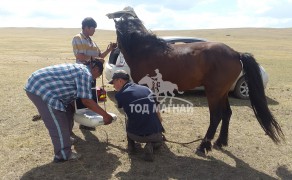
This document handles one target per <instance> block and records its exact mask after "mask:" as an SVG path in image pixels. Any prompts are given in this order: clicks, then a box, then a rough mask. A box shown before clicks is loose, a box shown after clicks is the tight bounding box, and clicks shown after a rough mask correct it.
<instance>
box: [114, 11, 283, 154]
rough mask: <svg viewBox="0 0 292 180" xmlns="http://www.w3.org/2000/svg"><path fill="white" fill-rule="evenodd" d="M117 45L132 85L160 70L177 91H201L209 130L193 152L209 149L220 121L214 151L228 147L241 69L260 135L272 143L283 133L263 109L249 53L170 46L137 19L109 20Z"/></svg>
mask: <svg viewBox="0 0 292 180" xmlns="http://www.w3.org/2000/svg"><path fill="white" fill-rule="evenodd" d="M114 20H115V26H116V33H117V41H118V46H119V48H120V49H121V52H122V53H123V55H124V57H125V60H126V62H127V64H128V65H129V67H130V69H131V76H132V79H133V80H134V82H136V83H137V82H138V81H139V80H140V79H141V78H143V77H144V76H146V75H147V74H149V75H151V76H153V75H155V74H154V70H155V69H159V72H160V73H161V74H162V75H163V80H164V81H170V82H172V83H174V84H177V86H178V89H179V91H185V90H189V89H193V88H195V87H197V86H204V87H205V92H206V96H207V100H208V105H209V112H210V125H209V128H208V131H207V133H206V135H205V137H204V139H203V141H202V142H201V144H200V146H199V148H198V150H197V152H203V153H206V152H208V151H210V150H211V148H212V143H211V140H212V139H213V138H214V135H215V133H216V130H217V127H218V125H219V123H220V122H221V120H222V125H221V131H220V134H219V137H218V139H217V140H216V142H215V145H216V146H217V147H220V148H221V147H222V146H227V144H228V127H229V121H230V117H231V114H232V111H231V108H230V105H229V101H228V92H229V89H230V87H231V85H232V83H233V82H234V81H235V80H236V79H237V77H238V76H239V74H240V72H241V70H242V68H243V70H244V72H245V78H246V80H247V82H248V88H249V97H250V102H251V106H252V108H253V111H254V113H255V116H256V118H257V120H258V122H259V123H260V125H261V127H262V128H263V130H264V131H265V133H266V134H267V135H268V136H269V137H270V138H271V139H272V140H273V141H274V142H275V143H276V144H277V143H279V142H280V141H281V140H284V134H283V132H282V130H281V128H280V126H279V124H278V123H277V121H276V120H275V119H274V117H273V115H272V114H271V112H270V110H269V109H268V106H267V101H266V96H265V92H264V86H263V82H262V79H261V74H260V69H259V65H258V63H257V62H256V60H255V59H254V57H253V56H252V55H251V54H249V53H239V52H237V51H235V50H233V49H232V48H230V47H228V46H227V45H225V44H222V43H214V42H196V43H188V44H179V45H171V44H167V43H166V42H165V41H164V40H163V39H161V38H158V37H157V36H156V35H155V34H153V33H151V32H149V31H148V30H147V29H146V28H145V27H144V25H143V23H142V22H141V20H140V19H139V18H138V17H133V16H129V15H127V16H122V17H121V18H119V19H118V20H117V19H114Z"/></svg>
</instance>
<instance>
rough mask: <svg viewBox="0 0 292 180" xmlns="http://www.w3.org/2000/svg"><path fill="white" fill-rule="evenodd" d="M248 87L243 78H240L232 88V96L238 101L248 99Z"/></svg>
mask: <svg viewBox="0 0 292 180" xmlns="http://www.w3.org/2000/svg"><path fill="white" fill-rule="evenodd" d="M248 93H249V90H248V85H247V82H246V80H245V78H244V77H241V78H240V79H239V80H238V81H237V83H236V86H235V88H234V95H235V96H236V97H237V98H239V99H249V94H248Z"/></svg>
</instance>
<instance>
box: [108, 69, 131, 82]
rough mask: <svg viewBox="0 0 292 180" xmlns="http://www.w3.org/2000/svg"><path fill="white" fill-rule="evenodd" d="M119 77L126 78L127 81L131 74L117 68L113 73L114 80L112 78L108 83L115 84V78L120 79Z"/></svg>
mask: <svg viewBox="0 0 292 180" xmlns="http://www.w3.org/2000/svg"><path fill="white" fill-rule="evenodd" d="M119 78H121V79H124V80H126V81H128V80H130V76H129V74H128V73H127V72H126V71H124V70H117V71H116V72H115V73H114V74H113V77H112V80H110V81H109V82H108V83H109V84H113V81H114V80H115V79H119Z"/></svg>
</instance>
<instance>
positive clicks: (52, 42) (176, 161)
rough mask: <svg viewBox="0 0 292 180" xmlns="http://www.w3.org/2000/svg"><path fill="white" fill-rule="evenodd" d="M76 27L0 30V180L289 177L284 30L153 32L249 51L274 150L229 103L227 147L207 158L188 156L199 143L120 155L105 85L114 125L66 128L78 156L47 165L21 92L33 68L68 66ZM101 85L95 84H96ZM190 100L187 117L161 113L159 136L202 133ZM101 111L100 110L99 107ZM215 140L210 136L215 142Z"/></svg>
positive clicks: (288, 67)
mask: <svg viewBox="0 0 292 180" xmlns="http://www.w3.org/2000/svg"><path fill="white" fill-rule="evenodd" d="M79 31H80V29H42V28H1V29H0V37H1V41H0V53H1V58H0V75H1V77H2V78H1V79H0V83H1V87H0V91H1V94H0V97H1V99H2V100H1V114H0V128H1V131H0V137H1V138H0V152H1V153H0V177H2V179H5V180H6V179H292V160H291V157H292V151H291V148H292V140H291V139H292V131H291V129H292V121H291V117H292V110H291V109H292V76H291V72H292V61H291V59H292V46H291V44H292V29H256V28H252V29H215V30H192V31H158V32H155V33H156V34H158V35H179V36H194V37H200V38H205V39H208V40H210V41H218V42H223V43H226V44H227V45H229V46H231V47H232V48H234V49H236V50H238V51H241V52H251V53H253V54H254V55H255V57H256V59H257V61H258V62H259V63H260V64H261V65H263V66H264V68H265V69H266V71H267V73H268V74H269V77H270V79H269V83H268V87H267V89H266V95H267V99H268V102H269V107H270V109H271V111H272V113H273V114H274V116H275V117H276V119H277V120H278V122H279V123H280V125H281V127H282V129H283V131H284V133H285V135H286V143H284V144H281V145H279V146H277V145H275V144H274V143H273V142H272V141H271V140H270V139H269V138H268V137H267V136H266V135H265V134H264V132H263V130H262V129H261V128H260V125H259V124H258V122H256V119H255V117H254V114H253V112H252V110H251V108H250V106H249V101H243V100H238V99H234V98H232V97H230V104H231V106H232V110H233V116H232V120H231V124H230V133H229V134H230V136H229V146H228V147H226V148H225V149H224V150H223V151H218V150H215V149H214V150H213V151H212V152H210V153H209V154H208V156H207V157H200V156H197V155H196V154H195V153H194V150H195V149H196V147H197V146H198V145H199V142H196V143H192V144H189V145H186V146H182V145H179V144H174V143H166V145H165V146H164V147H163V148H162V150H161V151H160V152H158V153H157V154H155V161H154V162H153V163H147V162H144V161H143V160H142V159H141V155H139V154H138V155H136V156H128V155H127V153H126V152H125V150H126V137H125V126H124V119H123V113H122V111H120V110H119V109H117V108H116V105H115V100H114V91H113V88H112V86H110V85H107V91H108V101H107V102H106V109H107V110H108V111H109V112H113V113H115V114H117V115H118V117H119V118H118V121H117V122H115V123H113V124H111V125H109V126H99V127H97V130H96V131H94V132H85V131H80V130H79V129H78V125H75V127H74V133H75V134H76V135H77V136H78V137H79V138H78V140H79V143H77V144H76V145H75V146H74V147H73V148H74V150H75V151H77V152H78V153H80V154H82V155H83V159H81V160H80V161H77V162H69V163H63V164H53V163H51V161H52V157H53V149H52V145H51V142H50V139H49V136H48V132H47V130H46V128H45V127H44V124H43V122H42V121H37V122H33V121H31V119H32V116H33V115H35V114H37V111H36V109H35V107H34V106H33V105H32V103H31V102H30V101H29V99H28V98H27V97H26V95H25V92H24V90H23V86H24V84H25V83H26V80H27V78H28V76H29V75H30V74H31V73H32V72H33V71H35V70H37V69H39V68H42V67H45V66H48V65H52V64H59V63H64V62H67V63H69V62H74V56H73V53H72V47H71V39H72V37H73V36H74V35H75V34H77V33H78V32H79ZM115 39H116V37H115V32H113V31H103V30H97V32H96V33H95V36H94V40H95V41H96V42H97V43H98V45H99V47H100V48H101V49H102V50H104V49H105V48H106V46H107V44H108V43H109V42H110V41H115ZM98 84H101V80H100V79H99V80H98ZM183 97H184V98H185V99H187V100H189V101H191V102H192V103H193V104H194V105H195V107H194V113H193V114H191V115H190V114H185V113H172V112H166V113H163V114H162V117H163V119H164V122H163V124H164V126H165V129H166V131H167V133H166V137H167V138H168V139H170V140H173V141H178V142H188V141H192V140H194V139H196V138H201V137H203V136H204V135H205V133H206V130H207V128H208V125H209V112H208V106H207V102H206V99H205V97H204V96H203V95H202V94H201V93H194V94H187V95H184V96H183ZM100 105H101V106H102V107H103V104H100ZM215 138H216V137H215Z"/></svg>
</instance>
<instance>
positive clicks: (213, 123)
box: [196, 107, 222, 154]
mask: <svg viewBox="0 0 292 180" xmlns="http://www.w3.org/2000/svg"><path fill="white" fill-rule="evenodd" d="M221 117H222V115H221V111H220V108H219V107H216V108H215V109H210V125H209V128H208V131H207V133H206V135H205V138H204V139H203V140H202V142H201V144H200V146H199V147H198V149H197V151H196V153H197V154H201V153H203V154H206V153H208V152H209V151H211V150H212V139H213V138H214V136H215V133H216V130H217V127H218V125H219V123H220V121H221Z"/></svg>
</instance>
